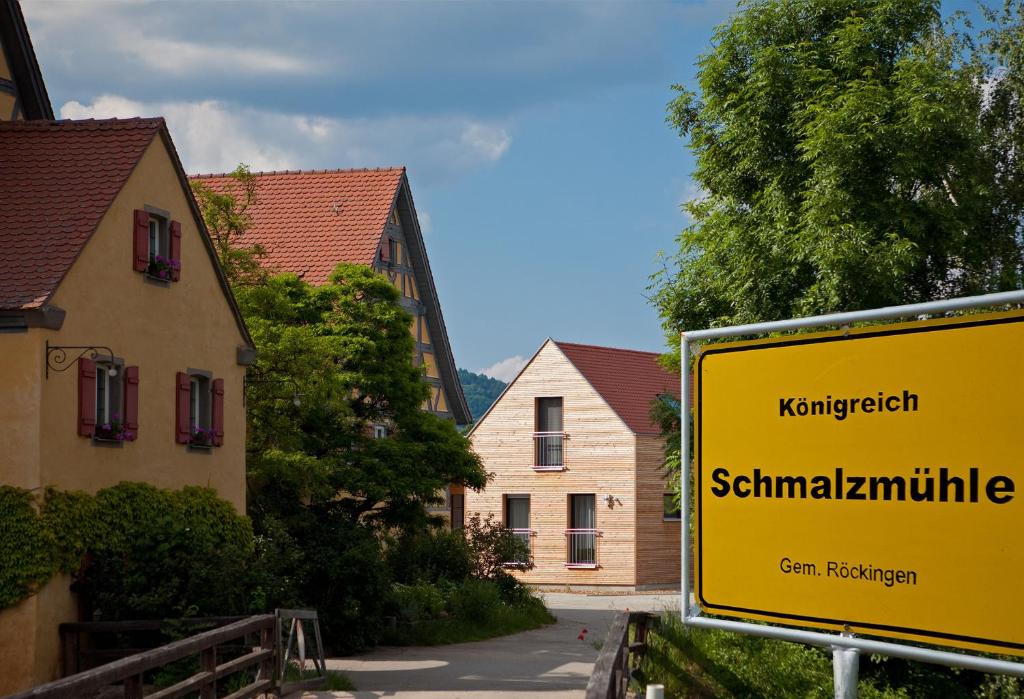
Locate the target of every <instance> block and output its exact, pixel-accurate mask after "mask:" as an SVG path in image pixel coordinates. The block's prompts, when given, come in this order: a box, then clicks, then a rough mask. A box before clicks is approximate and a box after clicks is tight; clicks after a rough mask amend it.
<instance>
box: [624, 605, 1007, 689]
mask: <svg viewBox="0 0 1024 699" xmlns="http://www.w3.org/2000/svg"><path fill="white" fill-rule="evenodd" d="M649 639H650V643H649V645H648V650H647V655H646V656H645V658H644V660H643V662H642V663H641V666H640V680H641V686H643V684H648V683H661V684H664V685H665V696H666V697H682V698H686V699H689V698H700V699H705V698H708V699H733V698H744V699H746V698H751V699H753V698H759V697H805V698H808V699H811V698H819V697H820V698H821V699H829V698H830V697H832V696H833V689H832V658H831V655H830V654H829V653H828V652H826V651H823V650H820V649H817V648H811V647H808V646H804V645H800V644H796V643H787V642H785V641H775V640H769V639H763V638H755V637H753V636H745V635H741V634H737V633H731V632H726V631H717V630H710V629H686V628H684V627H683V626H682V623H681V622H680V621H679V619H678V617H676V616H675V615H666V616H664V617H663V618H662V619H661V623H660V624H659V626H658V628H657V630H656V631H655V632H652V634H651V636H650V637H649ZM860 677H861V680H860V683H859V686H858V690H859V696H860V698H861V699H915V698H916V697H943V699H1020V698H1022V697H1024V685H1022V684H1021V683H1020V681H1019V680H1016V679H1013V678H1006V677H996V676H992V675H983V674H981V673H977V672H970V671H967V670H956V669H951V668H945V667H938V666H934V665H925V664H922V663H912V662H908V661H903V660H896V659H892V658H889V659H886V658H881V657H878V656H864V657H861V661H860Z"/></svg>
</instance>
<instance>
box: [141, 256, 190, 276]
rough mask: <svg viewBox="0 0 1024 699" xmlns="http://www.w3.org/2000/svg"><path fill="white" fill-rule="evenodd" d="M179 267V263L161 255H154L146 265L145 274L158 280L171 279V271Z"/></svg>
mask: <svg viewBox="0 0 1024 699" xmlns="http://www.w3.org/2000/svg"><path fill="white" fill-rule="evenodd" d="M176 269H181V263H180V262H178V261H177V260H172V259H171V258H169V257H164V256H163V255H154V256H153V257H152V258H150V260H149V266H148V267H146V275H147V276H149V277H152V278H153V279H159V280H160V281H165V282H169V281H171V277H172V272H173V271H174V270H176Z"/></svg>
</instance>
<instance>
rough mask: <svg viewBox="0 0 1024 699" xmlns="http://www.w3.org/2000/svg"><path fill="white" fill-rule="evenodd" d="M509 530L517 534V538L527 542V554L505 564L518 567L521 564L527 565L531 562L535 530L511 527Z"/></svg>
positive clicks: (509, 566)
mask: <svg viewBox="0 0 1024 699" xmlns="http://www.w3.org/2000/svg"><path fill="white" fill-rule="evenodd" d="M509 531H511V532H512V533H513V534H515V535H516V538H518V539H520V540H521V541H522V542H523V543H524V544H526V554H525V556H520V557H517V558H516V559H515V560H512V561H505V563H504V564H503V565H505V566H506V567H508V568H518V567H519V566H524V565H527V564H528V563H529V562H530V557H531V556H532V555H533V545H532V544H533V534H534V532H533V530H532V529H510V530H509Z"/></svg>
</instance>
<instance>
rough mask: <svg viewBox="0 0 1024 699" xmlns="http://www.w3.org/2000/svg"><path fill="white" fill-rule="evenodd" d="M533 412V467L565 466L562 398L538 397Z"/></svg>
mask: <svg viewBox="0 0 1024 699" xmlns="http://www.w3.org/2000/svg"><path fill="white" fill-rule="evenodd" d="M535 413H536V414H535V417H534V435H533V438H534V461H533V467H534V468H535V469H537V470H540V471H544V470H551V471H560V470H562V469H563V468H564V467H565V458H564V447H565V433H564V432H563V431H562V399H561V398H538V399H537V401H536V404H535Z"/></svg>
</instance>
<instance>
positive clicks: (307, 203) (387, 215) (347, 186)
mask: <svg viewBox="0 0 1024 699" xmlns="http://www.w3.org/2000/svg"><path fill="white" fill-rule="evenodd" d="M194 179H196V180H199V181H201V182H203V183H204V184H206V185H208V186H210V187H211V188H213V189H214V190H216V191H219V192H231V191H235V187H237V184H236V182H235V181H234V180H233V179H232V178H230V177H229V176H226V175H197V176H195V177H194ZM239 193H240V192H239ZM247 214H248V216H249V218H250V221H251V226H250V228H249V230H248V231H247V232H246V234H245V236H246V239H247V241H248V243H250V244H253V243H259V244H260V245H262V246H263V247H264V249H265V250H266V253H267V254H266V256H265V258H264V264H265V265H266V266H267V267H268V268H269V269H271V270H274V271H279V272H292V273H294V274H297V275H298V276H299V277H301V278H302V279H304V280H305V281H307V282H309V283H311V284H314V285H317V284H324V283H326V282H327V279H328V277H329V275H330V273H331V272H332V271H333V270H334V268H335V267H336V266H337V265H338V264H339V263H341V262H349V263H354V264H361V265H368V266H370V267H373V269H375V270H376V271H378V272H379V273H381V274H384V275H386V276H387V277H388V278H389V279H390V280H391V282H392V283H393V284H394V285H395V288H397V289H398V290H399V291H400V292H401V303H402V306H403V307H404V308H405V309H406V310H407V311H408V312H409V313H410V314H411V315H412V316H413V322H412V327H411V332H412V334H413V337H414V338H415V340H416V357H415V361H416V363H417V365H419V366H422V367H423V368H424V373H425V375H426V381H427V382H428V383H429V384H430V386H431V397H430V398H429V400H428V402H427V404H426V405H425V406H424V408H425V409H427V410H430V411H431V412H434V413H435V414H437V415H440V416H443V417H450V418H452V419H454V420H455V422H456V423H458V424H466V423H468V422H469V421H470V419H471V418H470V413H469V407H468V406H467V404H466V399H465V397H464V396H463V393H462V386H461V384H460V383H459V380H458V373H457V371H456V368H455V360H454V358H453V356H452V351H451V345H450V344H449V342H448V332H447V329H446V328H445V324H444V316H443V315H442V313H441V304H440V301H439V299H438V296H437V289H436V288H435V286H434V277H433V274H432V273H431V270H430V261H429V259H428V257H427V251H426V246H425V244H424V242H423V234H422V232H421V230H420V225H419V219H418V217H417V215H416V207H415V205H414V203H413V199H412V191H411V189H410V188H409V180H408V177H407V176H406V172H405V168H386V169H363V170H317V171H286V172H261V173H256V198H255V201H254V202H253V203H252V205H251V206H250V207H249V209H248V210H247Z"/></svg>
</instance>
